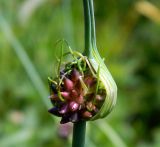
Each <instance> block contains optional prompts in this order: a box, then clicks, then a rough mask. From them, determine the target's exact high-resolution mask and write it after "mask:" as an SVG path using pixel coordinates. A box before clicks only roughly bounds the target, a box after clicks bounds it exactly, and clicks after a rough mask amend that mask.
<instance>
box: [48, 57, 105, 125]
mask: <svg viewBox="0 0 160 147" xmlns="http://www.w3.org/2000/svg"><path fill="white" fill-rule="evenodd" d="M98 76H99V75H98V73H95V71H94V70H93V68H92V66H91V65H90V63H89V61H88V60H87V57H85V56H83V57H80V58H76V60H74V61H73V62H69V63H67V64H66V65H65V66H64V67H63V68H62V69H61V70H60V73H59V77H57V78H55V79H54V80H52V79H51V78H49V86H50V96H49V98H50V100H51V102H52V104H53V108H51V109H49V112H50V113H51V114H53V115H55V116H58V117H61V121H60V123H61V124H64V123H68V122H73V123H75V122H78V121H82V120H86V121H87V120H90V119H92V118H93V117H94V116H95V115H96V114H97V113H98V111H99V110H100V108H101V106H102V105H103V103H104V100H105V97H106V91H105V89H104V86H103V84H102V82H101V81H100V80H99V77H98Z"/></svg>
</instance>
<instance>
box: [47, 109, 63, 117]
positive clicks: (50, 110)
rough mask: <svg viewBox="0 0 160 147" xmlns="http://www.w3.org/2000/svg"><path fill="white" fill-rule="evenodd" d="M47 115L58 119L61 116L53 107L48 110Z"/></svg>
mask: <svg viewBox="0 0 160 147" xmlns="http://www.w3.org/2000/svg"><path fill="white" fill-rule="evenodd" d="M48 112H49V113H51V114H53V115H56V116H58V117H61V114H60V113H59V112H58V108H57V107H53V108H51V109H49V110H48Z"/></svg>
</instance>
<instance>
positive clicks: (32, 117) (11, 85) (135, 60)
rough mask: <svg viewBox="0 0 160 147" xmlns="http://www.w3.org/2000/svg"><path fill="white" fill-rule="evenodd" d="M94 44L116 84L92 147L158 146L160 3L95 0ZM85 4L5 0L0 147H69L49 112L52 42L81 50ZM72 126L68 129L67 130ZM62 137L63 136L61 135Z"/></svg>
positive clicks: (1, 4) (0, 17)
mask: <svg viewBox="0 0 160 147" xmlns="http://www.w3.org/2000/svg"><path fill="white" fill-rule="evenodd" d="M94 2H95V17H96V31H97V32H96V33H97V44H98V48H99V51H100V54H101V56H102V57H104V58H105V59H106V60H105V61H106V64H107V66H108V68H109V70H110V71H111V73H112V75H113V77H114V78H115V81H116V83H117V85H118V101H117V105H116V108H115V109H114V111H113V112H112V113H111V114H110V115H109V116H108V117H107V118H105V119H103V120H99V121H95V122H89V123H88V125H87V135H86V146H87V147H97V146H99V147H107V146H108V147H127V146H128V147H160V51H159V50H160V1H159V0H148V1H143V0H119V1H116V0H94ZM82 6H83V5H82V0H79V1H77V0H10V1H9V0H0V146H1V147H28V146H30V147H35V146H40V147H41V146H43V147H44V146H46V147H67V146H70V144H71V134H70V135H69V136H68V137H67V138H62V135H60V133H62V132H60V131H61V126H59V119H57V118H55V117H52V116H51V115H50V114H49V113H48V112H47V109H48V108H50V106H51V104H50V102H49V100H48V98H47V96H48V95H49V88H48V83H47V77H48V76H54V74H55V69H56V56H55V55H57V56H58V54H59V50H58V48H56V46H55V43H56V41H57V40H59V39H63V38H64V39H66V40H67V41H68V43H69V45H70V46H71V47H72V49H74V50H78V51H80V52H83V49H84V32H83V30H84V26H83V7H82ZM65 129H67V128H65ZM58 134H59V135H58Z"/></svg>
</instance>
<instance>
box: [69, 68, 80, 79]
mask: <svg viewBox="0 0 160 147" xmlns="http://www.w3.org/2000/svg"><path fill="white" fill-rule="evenodd" d="M79 77H80V73H79V72H78V71H77V70H76V69H75V68H74V69H73V70H72V72H71V80H72V81H73V82H76V81H78V80H79Z"/></svg>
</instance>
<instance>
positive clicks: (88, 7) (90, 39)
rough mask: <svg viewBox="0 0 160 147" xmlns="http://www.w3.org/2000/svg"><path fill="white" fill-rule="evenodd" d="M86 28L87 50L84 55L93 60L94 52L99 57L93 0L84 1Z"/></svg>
mask: <svg viewBox="0 0 160 147" xmlns="http://www.w3.org/2000/svg"><path fill="white" fill-rule="evenodd" d="M83 7H84V22H85V23H84V28H85V50H84V55H86V56H87V57H89V58H92V56H93V54H92V52H95V53H96V54H98V55H99V53H98V50H97V45H96V31H95V18H94V6H93V0H83Z"/></svg>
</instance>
